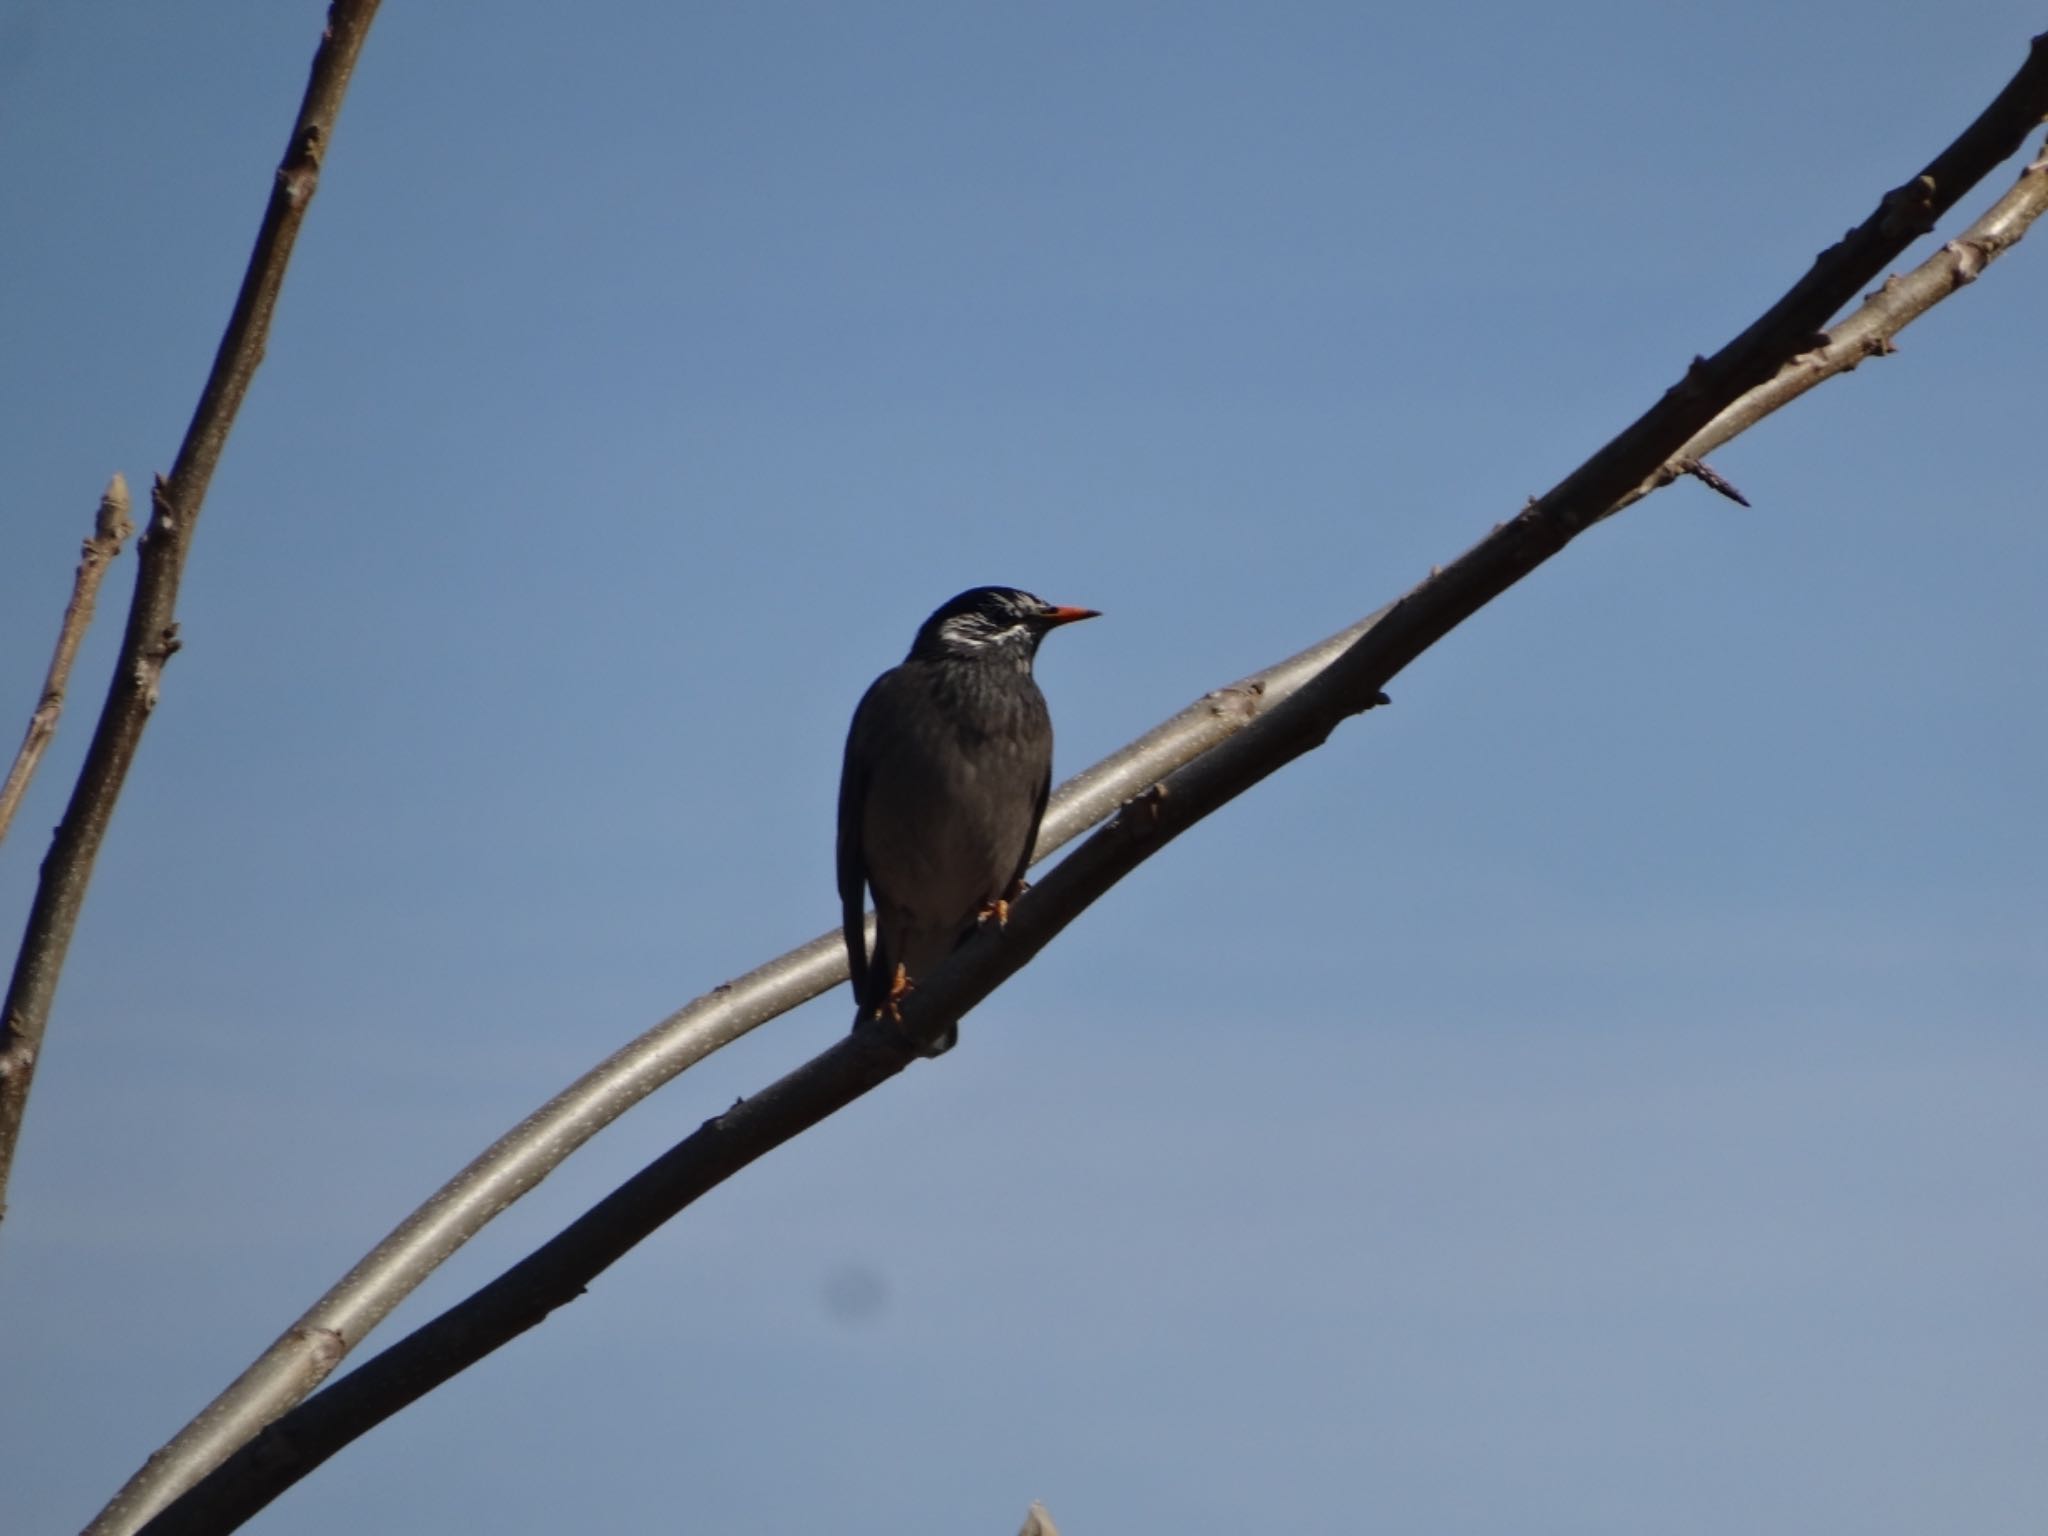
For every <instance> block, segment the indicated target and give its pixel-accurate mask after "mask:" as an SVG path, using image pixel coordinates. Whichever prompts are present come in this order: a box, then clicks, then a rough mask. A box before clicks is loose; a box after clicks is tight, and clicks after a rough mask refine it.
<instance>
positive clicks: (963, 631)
mask: <svg viewBox="0 0 2048 1536" xmlns="http://www.w3.org/2000/svg"><path fill="white" fill-rule="evenodd" d="M1095 616H1096V613H1095V610H1094V609H1093V608H1061V607H1058V606H1056V605H1055V604H1052V603H1048V602H1047V601H1046V600H1045V599H1044V598H1042V597H1033V596H1032V595H1031V594H1030V593H1029V592H1019V591H1018V590H1017V589H1016V588H1015V587H974V588H971V589H970V590H968V591H966V592H962V593H961V594H960V595H959V596H958V597H956V598H954V599H952V600H951V601H950V602H947V603H944V604H941V605H940V607H939V609H938V611H937V612H936V613H934V614H933V615H932V616H931V617H930V618H928V619H926V620H925V621H924V624H923V626H922V627H921V628H920V629H919V630H918V632H917V639H916V640H915V641H913V642H912V644H911V647H910V656H911V659H912V660H913V661H932V660H937V659H940V658H944V657H952V658H955V659H963V658H964V659H977V658H978V659H985V660H989V661H1004V660H1007V661H1012V662H1014V663H1016V664H1017V665H1019V666H1022V667H1025V668H1029V667H1030V665H1031V658H1032V657H1033V656H1034V655H1036V654H1037V653H1038V642H1039V641H1041V640H1043V639H1044V638H1045V635H1046V631H1047V630H1050V629H1057V628H1058V627H1059V626H1060V625H1062V624H1071V623H1073V622H1074V621H1075V620H1076V619H1092V618H1094V617H1095Z"/></svg>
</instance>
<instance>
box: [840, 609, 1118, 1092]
mask: <svg viewBox="0 0 2048 1536" xmlns="http://www.w3.org/2000/svg"><path fill="white" fill-rule="evenodd" d="M1094 617H1095V610H1094V609H1092V608H1059V607H1055V606H1054V605H1053V604H1051V603H1048V602H1046V601H1045V600H1044V599H1042V598H1037V597H1033V596H1032V595H1031V594H1030V593H1029V592H1019V591H1018V590H1016V589H1015V588H1014V587H976V588H974V589H973V590H972V591H968V592H962V593H961V594H960V595H959V596H958V597H956V598H954V599H953V600H952V601H951V602H949V603H947V604H945V605H944V606H943V607H941V608H940V609H939V610H938V611H937V612H936V613H934V614H933V615H932V616H931V617H930V618H928V619H926V620H925V621H924V625H923V627H922V628H920V629H919V630H918V632H917V639H916V640H915V641H913V642H912V643H911V647H910V655H909V656H908V657H907V658H905V660H904V662H903V664H902V665H901V666H898V667H892V668H891V669H890V670H889V671H887V672H884V673H883V674H882V675H881V676H880V677H878V678H876V679H875V681H874V683H873V684H872V685H871V686H870V687H869V688H868V691H867V692H866V694H864V695H863V696H862V698H861V701H860V707H859V708H858V709H856V710H855V711H854V712H853V726H852V728H851V729H850V730H849V731H848V732H847V733H846V762H845V765H844V767H843V768H842V769H841V771H840V777H839V900H840V906H841V911H842V913H843V916H844V919H845V933H846V960H847V964H848V965H849V966H850V967H851V968H852V971H853V995H854V997H855V999H856V1000H857V1001H858V1002H859V1004H860V1009H861V1014H860V1016H861V1017H862V1018H867V1017H876V1018H879V1017H883V1016H885V1015H886V1016H890V1017H894V1016H895V1015H896V1010H897V1005H898V1003H899V1002H900V1000H901V999H902V997H903V994H904V993H905V992H907V991H909V990H910V988H911V986H912V985H913V984H914V983H915V981H916V979H917V978H918V977H920V976H924V975H927V974H929V973H930V971H931V970H932V968H933V967H934V966H936V965H937V964H938V963H939V962H940V961H941V960H943V959H945V958H946V956H947V955H949V954H951V953H952V952H953V951H954V949H955V948H957V947H958V946H959V944H960V943H961V941H962V940H964V939H965V938H966V937H967V936H968V935H969V934H971V933H973V932H974V930H975V927H976V925H977V924H978V923H980V922H981V920H982V919H983V918H985V917H989V916H994V917H995V918H996V919H997V920H998V921H999V922H1000V921H1006V920H1007V919H1008V917H1009V903H1010V902H1011V901H1012V900H1013V899H1014V898H1015V897H1016V896H1017V895H1018V893H1019V892H1021V891H1022V890H1023V888H1024V869H1025V866H1026V865H1027V864H1029V863H1030V862H1031V847H1032V844H1033V843H1035V842H1036V841H1037V840H1038V823H1039V819H1040V818H1041V817H1043V816H1044V814H1045V797H1046V793H1047V791H1048V790H1050V789H1051V787H1052V717H1051V716H1050V715H1049V714H1048V713H1047V712H1046V707H1045V695H1044V694H1042V693H1040V692H1039V691H1038V684H1037V683H1036V682H1035V681H1033V680H1032V676H1031V659H1032V658H1033V657H1034V656H1036V655H1037V654H1038V643H1039V641H1041V640H1043V639H1044V638H1045V636H1046V633H1047V631H1049V630H1052V629H1055V628H1057V627H1058V626H1059V625H1061V624H1071V623H1073V622H1074V621H1075V620H1076V619H1092V618H1094ZM863 888H866V889H867V890H872V891H873V892H874V898H875V949H874V953H873V954H872V955H871V954H869V953H868V952H867V934H866V923H865V920H864V909H865V906H866V897H865V895H864V891H863ZM952 1044H953V1038H952V1034H951V1032H950V1031H949V1032H948V1035H947V1037H946V1039H944V1040H943V1041H941V1042H938V1043H937V1044H936V1046H935V1047H934V1052H935V1053H936V1052H937V1051H943V1050H946V1049H948V1048H950V1047H951V1045H952Z"/></svg>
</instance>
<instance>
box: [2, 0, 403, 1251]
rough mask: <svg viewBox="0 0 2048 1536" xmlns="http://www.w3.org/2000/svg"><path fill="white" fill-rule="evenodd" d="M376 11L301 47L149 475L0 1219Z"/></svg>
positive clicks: (5, 1037) (67, 859)
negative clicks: (201, 360) (217, 315)
mask: <svg viewBox="0 0 2048 1536" xmlns="http://www.w3.org/2000/svg"><path fill="white" fill-rule="evenodd" d="M376 14H377V0H334V4H333V6H332V7H331V8H330V9H329V11H328V14H327V31H326V34H325V35H324V36H323V37H322V39H321V42H320V49H319V52H318V53H317V54H315V55H314V58H313V76H312V79H311V80H310V81H309V82H308V84H307V86H306V96H305V100H304V102H303V103H302V104H301V106H300V108H299V117H298V121H297V122H296V123H294V124H293V125H292V136H291V141H290V142H289V143H288V144H287V145H286V146H285V153H284V161H283V163H282V164H281V165H280V166H279V167H278V170H277V178H276V181H275V182H274V183H273V185H272V186H271V189H270V202H269V206H268V207H267V208H265V210H264V213H263V226H262V228H261V229H260V230H259V231H258V232H257V235H256V248H255V250H254V252H252V253H251V255H250V257H249V267H248V270H247V271H246V272H245V273H244V274H243V277H242V288H241V292H240V293H239V294H237V295H236V298H235V308H234V313H233V314H232V315H231V316H230V317H229V320H228V326H227V330H226V332H225V333H224V334H223V335H222V336H221V340H220V350H219V351H218V352H216V353H215V354H214V359H213V369H212V371H211V372H210V373H209V374H208V375H207V379H206V387H205V388H204V389H203V390H202V391H201V392H200V396H199V405H198V407H197V408H196V409H195V410H194V411H193V413H192V421H191V424H190V425H189V426H188V427H187V428H186V429H185V440H184V443H183V444H182V445H181V446H180V447H179V449H178V458H177V462H176V463H175V464H174V465H173V466H172V469H171V474H170V478H169V479H164V478H162V477H159V478H158V480H157V482H156V487H155V489H154V491H153V492H152V493H151V496H150V516H149V526H148V527H147V528H146V529H145V530H144V532H143V535H142V545H141V549H140V553H139V558H138V559H137V561H136V572H135V595H134V598H133V599H132V600H131V601H130V603H129V606H128V626H127V629H126V630H125V632H124V633H123V635H122V637H121V652H120V655H119V657H118V658H117V659H116V660H115V662H114V678H113V682H112V683H111V684H110V685H109V687H108V689H107V701H106V703H105V704H104V705H103V706H102V707H101V709H100V718H99V725H98V726H97V728H96V729H95V730H94V731H93V737H92V745H91V747H89V748H88V749H87V751H86V756H85V766H84V767H83V768H81V769H80V770H79V774H78V783H77V784H76V786H75V787H74V788H73V789H72V792H71V803H70V805H69V806H68V807H67V808H66V809H65V812H64V819H63V820H62V821H61V822H59V823H58V825H57V835H56V837H55V838H54V839H52V841H51V844H50V852H49V855H48V856H47V857H46V858H45V859H44V860H43V869H42V876H41V879H40V880H39V881H38V883H37V885H36V894H35V901H34V903H33V905H31V906H30V908H29V915H28V924H27V927H26V930H25V931H24V932H23V934H22V939H21V949H20V951H19V953H18V954H17V955H16V957H15V963H14V975H13V978H12V979H11V981H10V982H9V983H8V988H7V1001H6V1004H5V1006H4V1009H0V1217H4V1216H5V1215H6V1210H7V1182H8V1177H9V1175H10V1174H11V1173H12V1171H13V1168H14V1149H15V1145H16V1143H17V1142H18V1141H19V1140H20V1138H21V1122H22V1116H23V1114H24V1113H25V1112H26V1110H27V1108H28V1093H29V1087H30V1085H31V1084H32V1083H33V1082H34V1080H35V1071H36V1058H37V1057H38V1056H39V1055H40V1054H41V1052H42V1046H43V1033H44V1030H45V1029H46V1028H47V1026H48V1024H49V1021H50V1009H51V1006H52V1005H53V1004H54V1003H55V1002H56V999H57V980H58V978H59V976H61V975H62V974H63V970H64V957H65V954H66V953H67V952H68V951H69V949H70V947H71V936H72V934H73V933H74V932H75V931H76V930H77V927H78V914H79V912H80V910H81V909H82V908H83V907H84V905H85V888H86V885H87V884H88V882H90V880H91V879H92V866H93V861H94V860H95V859H96V858H98V857H99V851H100V844H101V842H102V841H104V840H105V838H106V834H107V824H108V822H109V821H110V820H111V819H112V818H113V814H114V802H115V801H116V800H117V799H119V798H120V795H121V785H122V784H123V782H124V781H125V780H126V779H127V777H128V768H129V765H130V764H132V763H133V762H134V761H135V751H136V748H137V747H138V746H140V745H141V742H142V731H143V727H145V726H146V725H148V724H149V717H150V713H151V711H153V710H154V709H155V708H156V700H157V689H158V687H159V685H160V683H161V681H162V678H163V670H164V663H165V662H167V661H169V660H170V658H171V656H172V654H173V653H174V652H175V651H176V650H177V649H178V622H177V607H178V583H179V581H180V579H181V578H182V577H183V576H184V573H185V557H186V555H187V554H188V553H189V552H190V551H191V548H192V532H193V528H194V526H195V525H196V524H197V522H198V520H199V509H200V507H201V505H202V504H203V503H204V502H205V500H206V488H207V486H208V485H209V484H210V483H211V482H212V480H213V472H214V469H215V468H216V467H217V466H218V465H219V463H220V455H221V450H222V448H224V447H225V446H226V445H227V438H228V431H229V429H230V428H231V427H233V426H234V424H235V415H236V413H237V412H238V411H239V410H240V409H241V407H242V399H243V397H244V396H245V395H247V394H248V392H249V381H250V380H251V379H252V378H254V377H255V375H256V366H257V364H258V363H260V362H262V361H263V348H264V343H265V339H266V338H267V337H268V336H269V334H270V317H271V314H272V313H273V312H274V311H275V310H276V308H277V295H278V291H279V289H280V288H282V287H283V285H284V272H285V267H286V264H287V263H289V262H290V260H291V254H292V245H293V243H294V242H295V241H296V240H297V239H298V234H299V226H300V224H301V223H303V222H304V220H305V217H306V206H307V204H308V203H310V202H311V201H312V199H313V191H314V188H315V187H316V186H317V185H318V184H319V180H320V162H321V159H322V158H323V157H324V156H325V155H326V153H327V145H328V141H329V140H330V139H331V138H332V137H333V134H334V120H335V118H336V116H337V115H338V114H339V113H340V111H341V99H342V96H343V95H344V93H346V91H347V90H348V82H349V77H350V75H351V74H352V73H353V72H354V70H355V62H356V57H357V55H358V54H359V53H360V52H361V51H362V46H363V39H364V37H365V35H366V34H367V33H368V31H369V27H370V21H371V18H372V17H374V16H375V15H376Z"/></svg>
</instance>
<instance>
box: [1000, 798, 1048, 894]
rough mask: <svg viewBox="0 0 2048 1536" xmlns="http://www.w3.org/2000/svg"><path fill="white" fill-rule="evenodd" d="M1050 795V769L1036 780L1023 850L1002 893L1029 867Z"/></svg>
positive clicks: (1014, 886) (1019, 880) (1019, 881)
mask: <svg viewBox="0 0 2048 1536" xmlns="http://www.w3.org/2000/svg"><path fill="white" fill-rule="evenodd" d="M1051 796H1052V769H1051V768H1047V769H1046V770H1045V777H1044V778H1042V779H1040V780H1039V781H1038V793H1037V794H1036V795H1035V796H1033V797H1032V801H1031V825H1030V826H1028V827H1026V828H1025V829H1024V851H1023V853H1021V854H1020V855H1018V857H1017V872H1016V873H1015V874H1013V875H1012V876H1010V883H1009V886H1008V887H1007V888H1006V889H1005V890H1004V892H1003V894H1004V895H1005V896H1008V895H1009V894H1010V892H1011V891H1014V890H1016V889H1017V887H1018V886H1020V885H1022V884H1023V883H1024V871H1025V870H1027V869H1029V868H1030V867H1031V850H1032V849H1034V848H1036V847H1037V846H1038V824H1039V823H1040V822H1042V821H1044V820H1045V802H1046V801H1047V800H1048V799H1050V798H1051Z"/></svg>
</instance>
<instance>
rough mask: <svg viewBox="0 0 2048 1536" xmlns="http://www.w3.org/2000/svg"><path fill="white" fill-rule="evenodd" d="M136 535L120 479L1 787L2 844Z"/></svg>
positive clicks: (104, 502)
mask: <svg viewBox="0 0 2048 1536" xmlns="http://www.w3.org/2000/svg"><path fill="white" fill-rule="evenodd" d="M134 532H135V525H134V524H133V523H131V522H129V521H128V482H127V481H126V480H125V479H123V478H122V477H121V476H120V475H118V474H117V475H115V476H114V478H113V479H111V480H109V481H108V482H107V493H106V495H104V496H102V497H101V498H100V510H99V515H98V516H97V517H95V518H94V519H93V529H92V536H91V537H90V538H88V539H87V540H86V541H85V546H84V548H82V549H81V550H80V551H79V554H78V572H77V574H76V575H75V576H73V577H72V579H71V601H70V602H69V603H67V604H65V606H64V622H63V623H62V624H61V625H59V626H58V628H57V650H56V654H54V655H53V656H51V658H50V670H49V673H48V674H47V675H46V676H45V677H44V678H43V695H42V697H41V698H40V699H38V700H37V701H36V707H35V712H34V713H33V714H31V715H30V716H29V717H28V731H27V733H26V734H24V735H23V737H22V739H21V750H20V751H19V752H17V753H16V754H15V755H14V766H13V767H12V768H10V769H8V770H7V782H6V783H4V784H0V840H5V838H6V836H7V829H8V828H9V827H10V826H12V825H13V824H14V812H15V810H16V808H17V807H19V806H20V804H21V797H22V796H23V795H24V794H26V793H27V792H28V781H29V780H30V779H32V778H34V777H35V772H36V767H37V765H38V764H40V763H41V762H42V760H43V749H44V748H45V747H47V746H49V744H50V742H51V740H52V738H54V737H55V736H56V734H57V717H58V716H59V715H60V714H62V713H63V712H64V690H65V689H66V688H68V687H69V686H70V685H71V663H72V662H73V661H75V660H77V658H78V646H79V642H81V641H82V640H84V639H85V632H86V630H87V629H88V628H89V627H90V626H91V624H92V610H93V603H94V602H95V600H96V599H97V598H98V597H99V595H100V581H101V579H102V578H103V577H104V576H105V575H106V574H107V567H108V566H110V565H112V564H113V563H114V558H115V556H117V555H119V554H120V553H121V546H122V545H123V544H126V543H127V542H128V536H129V535H130V534H132V533H134Z"/></svg>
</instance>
